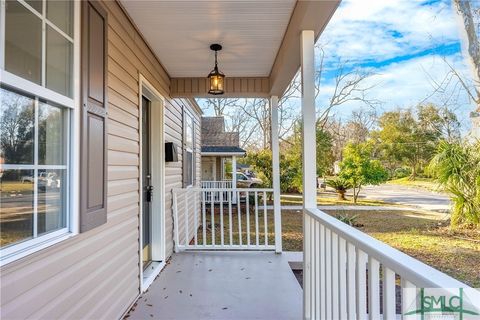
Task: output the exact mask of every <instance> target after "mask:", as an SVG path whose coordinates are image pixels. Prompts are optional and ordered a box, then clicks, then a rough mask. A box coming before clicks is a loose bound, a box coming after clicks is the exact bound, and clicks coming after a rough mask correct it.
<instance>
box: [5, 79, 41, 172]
mask: <svg viewBox="0 0 480 320" xmlns="http://www.w3.org/2000/svg"><path fill="white" fill-rule="evenodd" d="M0 97H1V100H0V131H1V132H2V134H1V135H0V157H1V158H2V159H1V160H2V161H3V163H6V164H33V152H34V149H33V144H34V143H33V137H34V123H35V116H34V112H35V111H34V100H33V99H31V98H28V97H25V96H22V95H20V94H18V93H15V92H12V91H9V90H6V89H3V88H0Z"/></svg>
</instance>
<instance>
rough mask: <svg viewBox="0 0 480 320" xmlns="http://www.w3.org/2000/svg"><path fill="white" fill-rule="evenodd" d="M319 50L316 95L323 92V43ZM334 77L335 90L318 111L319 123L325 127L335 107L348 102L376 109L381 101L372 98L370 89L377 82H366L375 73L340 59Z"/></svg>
mask: <svg viewBox="0 0 480 320" xmlns="http://www.w3.org/2000/svg"><path fill="white" fill-rule="evenodd" d="M316 49H317V52H319V64H318V66H317V69H316V71H315V91H316V93H315V94H316V97H318V95H319V94H320V92H321V89H322V86H321V85H322V84H321V79H322V72H323V70H324V55H325V54H324V51H323V48H322V46H321V45H317V46H316ZM336 70H337V72H336V74H335V79H334V90H333V93H332V95H331V97H330V99H329V101H328V103H327V104H326V105H324V106H321V108H320V109H319V111H318V115H317V125H319V126H321V127H322V128H324V127H325V125H326V124H327V121H328V119H329V117H330V115H331V113H332V111H333V109H334V108H335V107H338V106H340V105H343V104H345V103H347V102H357V103H358V104H359V105H360V106H369V107H372V108H373V109H375V108H376V107H377V106H378V105H379V104H380V103H381V102H380V101H379V100H377V99H373V98H370V97H369V96H368V91H369V90H370V89H372V88H373V87H375V85H376V84H370V85H368V84H366V82H367V81H366V80H368V79H370V78H371V77H372V76H373V75H374V73H372V72H370V71H366V70H363V69H356V68H351V67H350V66H349V63H348V61H339V62H338V64H337V67H336Z"/></svg>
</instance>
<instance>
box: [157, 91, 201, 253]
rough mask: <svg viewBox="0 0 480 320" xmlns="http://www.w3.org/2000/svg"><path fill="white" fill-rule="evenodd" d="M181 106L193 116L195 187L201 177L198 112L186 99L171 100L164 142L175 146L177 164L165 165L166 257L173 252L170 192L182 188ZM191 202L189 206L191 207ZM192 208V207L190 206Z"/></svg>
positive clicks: (182, 220) (190, 214) (182, 204)
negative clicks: (176, 148) (176, 149)
mask: <svg viewBox="0 0 480 320" xmlns="http://www.w3.org/2000/svg"><path fill="white" fill-rule="evenodd" d="M182 106H184V107H185V108H187V109H188V110H189V111H190V113H191V114H192V115H193V116H194V122H195V124H194V127H195V150H194V151H195V157H196V166H197V167H196V172H195V175H196V177H195V183H196V185H197V186H199V185H200V176H201V170H200V166H201V163H200V161H201V160H200V144H201V142H200V119H201V116H200V114H198V112H196V111H195V109H194V108H193V107H192V106H191V104H190V103H189V101H188V100H187V99H173V100H171V101H170V105H169V106H168V107H167V109H166V112H165V141H166V142H173V143H175V144H176V145H177V147H178V160H179V161H178V162H167V163H166V164H165V189H166V194H165V212H166V215H165V216H166V220H167V221H166V225H165V229H166V235H167V241H166V252H167V255H171V253H172V252H173V245H174V243H173V237H174V231H173V212H172V205H173V203H172V201H173V200H172V192H171V190H172V189H173V188H182V187H183V179H182V178H183V170H182V168H183V166H182V165H183V139H182V137H183V129H182V122H183V117H182ZM192 204H193V202H192V203H191V204H190V205H192ZM184 205H185V204H184V201H183V199H182V200H181V201H179V202H178V208H179V211H180V210H181V209H183V207H184ZM192 208H193V206H192ZM193 217H194V214H193V211H191V212H189V219H191V220H190V226H192V225H193V224H192V223H193ZM184 225H185V223H184V219H183V217H181V219H179V231H180V234H184V233H183V232H182V230H183V228H184V227H185V226H184ZM181 241H185V240H184V239H181Z"/></svg>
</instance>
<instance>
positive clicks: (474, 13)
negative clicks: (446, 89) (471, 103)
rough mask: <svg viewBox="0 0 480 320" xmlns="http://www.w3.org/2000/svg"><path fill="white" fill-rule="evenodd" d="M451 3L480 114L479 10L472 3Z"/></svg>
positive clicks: (464, 0) (462, 1)
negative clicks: (457, 18)
mask: <svg viewBox="0 0 480 320" xmlns="http://www.w3.org/2000/svg"><path fill="white" fill-rule="evenodd" d="M453 3H454V6H455V9H456V11H457V14H458V16H459V17H460V18H461V20H462V24H463V28H462V29H463V31H464V32H463V35H464V38H465V39H464V43H465V46H466V50H467V52H468V57H469V61H470V64H471V66H472V69H473V74H474V82H475V91H476V96H477V99H476V103H477V111H478V112H480V89H479V87H480V42H479V36H478V32H479V30H478V29H479V28H480V27H479V24H480V8H474V7H472V5H473V3H472V1H470V0H453ZM475 20H476V22H475Z"/></svg>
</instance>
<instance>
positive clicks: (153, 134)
mask: <svg viewBox="0 0 480 320" xmlns="http://www.w3.org/2000/svg"><path fill="white" fill-rule="evenodd" d="M138 83H139V100H138V101H139V107H140V108H142V96H145V97H147V98H148V99H149V100H150V101H151V106H150V107H151V109H150V121H151V124H150V163H151V168H152V180H151V181H152V186H153V187H154V189H153V197H152V217H151V223H150V224H151V228H152V230H151V237H152V240H151V246H152V263H151V264H150V265H149V267H148V268H147V269H146V270H145V271H144V270H143V236H142V234H143V229H142V228H143V226H142V221H143V200H142V199H140V214H139V219H140V220H139V226H140V227H139V232H140V236H139V239H140V240H139V253H140V254H139V258H140V260H139V268H140V290H141V292H144V291H145V290H147V289H148V287H149V286H150V284H152V282H153V280H154V279H155V277H156V276H157V275H158V274H159V273H160V271H161V270H162V269H163V267H164V266H165V259H166V252H165V251H166V249H165V241H166V240H165V132H164V131H165V117H164V111H165V98H164V97H163V96H162V95H161V94H160V93H159V92H158V91H157V90H156V89H155V87H154V86H153V85H152V84H150V82H148V80H147V79H146V78H145V77H144V76H143V75H141V74H139V82H138ZM139 111H140V112H139V123H140V131H139V132H140V151H139V152H140V177H139V185H140V191H142V190H143V189H142V183H143V168H142V160H141V157H142V134H141V132H142V130H143V128H142V112H141V110H139ZM140 194H141V193H140ZM140 198H142V196H140Z"/></svg>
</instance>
